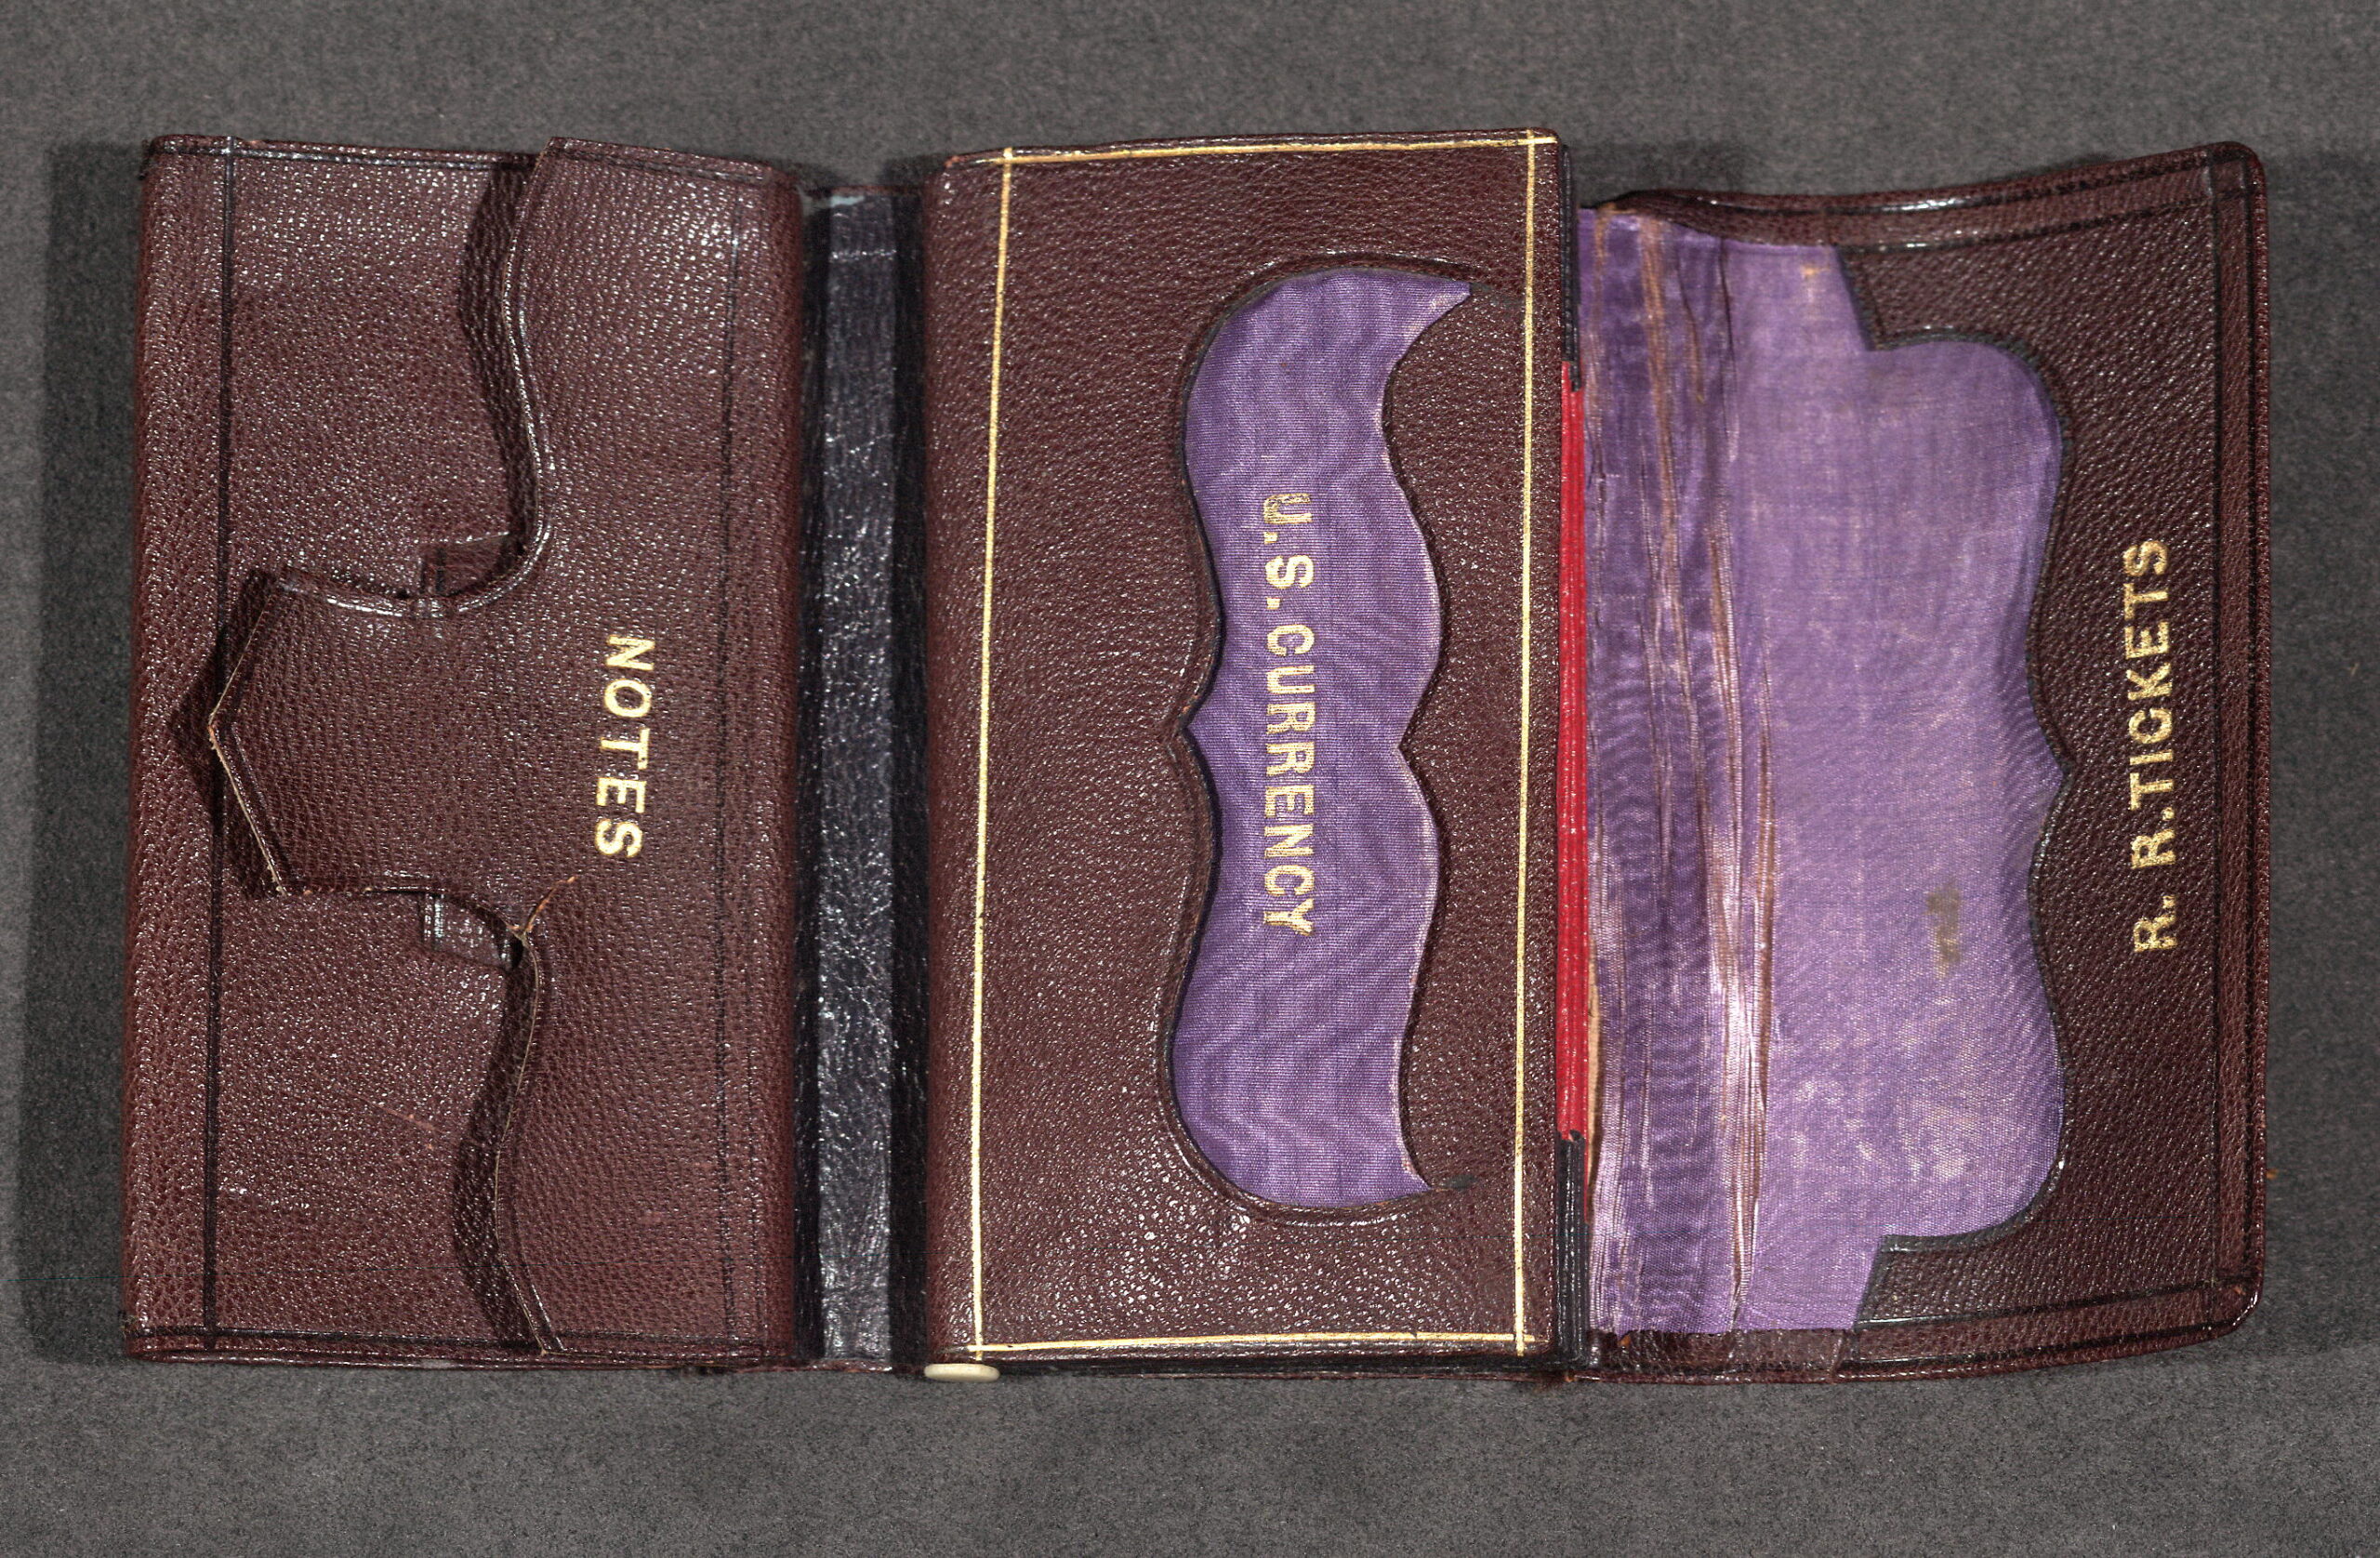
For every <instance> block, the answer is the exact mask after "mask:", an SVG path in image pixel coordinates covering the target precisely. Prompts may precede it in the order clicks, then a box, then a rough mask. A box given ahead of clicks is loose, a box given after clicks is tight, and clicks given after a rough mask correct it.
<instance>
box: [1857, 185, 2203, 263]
mask: <svg viewBox="0 0 2380 1558" xmlns="http://www.w3.org/2000/svg"><path fill="white" fill-rule="evenodd" d="M2246 198H2247V191H2233V192H2231V193H2228V194H2221V195H2214V196H2201V197H2198V198H2194V199H2190V200H2175V201H2168V202H2166V203H2165V204H2163V205H2143V206H2138V207H2135V209H2133V210H2130V211H2117V212H2113V213H2110V214H2109V215H2107V216H2103V217H2084V218H2078V219H2076V220H2074V221H2070V222H2057V223H2054V224H2053V225H2051V226H2048V227H2029V228H2025V229H2023V230H2021V231H2015V232H1978V233H1975V234H1973V235H1971V236H1968V237H1964V238H1943V239H1923V238H1920V239H1904V240H1897V241H1886V242H1884V243H1880V244H1832V245H1831V247H1833V248H1835V249H1838V250H1840V251H1842V252H1843V253H1845V254H1863V255H1870V254H1910V253H1933V252H1939V251H1943V250H1949V249H1973V248H1979V247H1981V246H1983V245H1984V244H2018V243H2024V242H2026V241H2028V240H2030V239H2035V238H2056V237H2059V236H2062V235H2063V234H2066V233H2069V232H2085V231H2090V230H2092V229H2094V228H2102V227H2118V226H2121V225H2122V224H2123V223H2125V222H2134V221H2140V220H2143V219H2145V218H2149V217H2169V216H2172V215H2173V214H2174V213H2175V212H2177V211H2206V212H2210V213H2211V212H2213V211H2214V210H2215V207H2217V206H2218V205H2222V204H2223V203H2224V202H2225V201H2227V200H2245V199H2246Z"/></svg>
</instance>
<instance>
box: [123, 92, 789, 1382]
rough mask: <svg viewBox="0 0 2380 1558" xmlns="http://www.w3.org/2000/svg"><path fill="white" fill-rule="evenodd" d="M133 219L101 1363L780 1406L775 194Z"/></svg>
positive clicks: (159, 185) (259, 173) (245, 153)
mask: <svg viewBox="0 0 2380 1558" xmlns="http://www.w3.org/2000/svg"><path fill="white" fill-rule="evenodd" d="M147 180H148V184H147V191H146V213H145V245H146V246H145V251H144V257H143V266H142V277H143V288H142V300H141V327H140V357H139V417H140V421H139V462H140V463H139V476H140V489H139V579H138V583H137V586H136V588H137V591H138V600H139V609H138V616H137V620H138V624H139V626H138V635H139V663H138V667H137V670H136V683H135V730H136V738H135V739H136V759H135V773H134V847H133V860H132V894H131V928H130V953H129V963H128V969H127V981H128V986H129V999H128V1003H127V1004H128V1018H127V1024H128V1028H127V1045H128V1054H127V1071H126V1137H127V1146H126V1164H127V1173H126V1196H127V1208H126V1214H127V1215H126V1271H127V1273H128V1275H127V1277H126V1314H127V1330H128V1337H129V1345H130V1347H131V1350H132V1351H133V1352H135V1353H139V1354H142V1355H148V1356H192V1355H196V1356H211V1357H222V1356H233V1357H268V1358H283V1359H293V1360H299V1361H345V1362H371V1363H393V1362H407V1361H423V1360H429V1359H439V1360H448V1361H463V1362H476V1363H489V1364H505V1363H526V1362H536V1363H546V1364H570V1363H647V1364H660V1363H683V1362H697V1361H699V1362H714V1361H745V1362H757V1361H765V1360H772V1359H778V1358H783V1357H786V1356H788V1355H789V1354H791V1353H792V1352H793V1351H794V1349H795V1345H796V1343H795V1314H796V1313H797V1306H796V1301H795V1293H794V1286H795V1284H794V1281H793V1274H794V1261H793V1251H792V1248H791V1247H790V1235H791V1230H792V1228H793V1226H794V1222H793V1218H792V1215H791V1194H790V1192H791V1184H792V1177H793V1162H792V1152H793V1142H792V1132H791V1129H790V1127H791V1116H792V1114H793V1062H794V1054H795V1036H796V1027H795V1019H796V1015H797V1011H798V1009H799V1005H800V998H799V997H800V990H799V986H798V983H797V979H796V972H795V959H794V933H793V932H794V918H795V917H794V907H795V896H796V890H797V886H798V882H799V875H798V870H797V867H798V865H799V856H800V838H799V835H798V819H797V816H796V812H795V805H794V788H793V720H794V710H795V707H796V690H795V644H794V640H793V634H794V629H795V611H794V603H795V577H794V572H795V569H794V564H795V554H794V549H793V517H794V509H795V496H796V492H797V487H796V480H797V478H796V469H795V466H796V461H795V452H796V447H797V445H796V431H797V429H798V428H799V425H800V413H799V401H798V388H799V373H798V367H799V363H800V355H799V352H800V345H799V342H800V337H799V317H800V297H801V284H802V278H801V271H800V252H801V251H800V229H799V221H800V211H799V205H798V198H797V194H796V191H795V190H794V188H793V186H792V185H791V184H790V182H789V181H787V179H786V178H784V177H783V176H782V175H779V174H777V173H775V172H774V171H773V170H770V169H767V168H763V167H760V166H758V165H752V164H744V163H730V162H721V161H717V160H714V159H707V158H696V157H684V156H679V155H676V154H673V153H668V152H645V151H639V150H635V149H631V148H623V147H610V146H602V145H596V144H592V143H587V142H577V141H556V142H554V143H553V144H552V145H551V146H550V147H549V149H548V150H547V151H546V152H545V153H544V154H543V155H542V156H540V157H538V158H536V159H535V161H534V162H532V161H531V160H530V159H526V158H522V157H512V156H503V155H483V154H472V153H446V152H403V151H366V150H360V149H349V148H337V147H322V146H302V145H284V144H277V143H265V142H242V141H232V140H223V139H194V138H188V139H186V138H175V139H167V140H164V141H161V142H159V143H157V144H156V146H155V147H154V148H152V157H151V161H150V164H149V170H148V174H147ZM490 535H495V536H496V537H498V538H499V544H496V545H490V544H488V540H487V538H488V537H489V536H490ZM458 564H459V565H461V566H465V567H468V568H469V569H470V574H469V576H468V577H463V578H457V577H456V576H455V575H456V568H457V566H458ZM607 742H608V743H609V744H610V745H608V746H606V745H604V744H605V743H607ZM218 763H219V766H218ZM425 901H430V902H434V903H436V904H438V905H439V912H440V915H441V917H442V918H445V919H446V920H447V921H448V922H449V923H450V924H451V923H452V922H453V920H454V919H456V918H460V919H461V920H463V921H465V922H468V923H471V924H473V925H474V926H475V927H476V929H475V931H473V932H472V933H470V934H469V935H464V936H462V937H461V938H460V940H459V944H458V942H457V940H456V935H455V933H453V932H451V931H438V932H436V933H433V934H430V935H428V936H425V934H424V933H423V915H424V909H423V904H424V903H425ZM458 950H459V951H461V952H463V953H464V956H457V955H456V953H457V951H458Z"/></svg>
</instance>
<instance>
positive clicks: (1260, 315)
mask: <svg viewBox="0 0 2380 1558" xmlns="http://www.w3.org/2000/svg"><path fill="white" fill-rule="evenodd" d="M1468 290H1469V289H1468V288H1467V287H1465V286H1464V284H1462V283H1461V282H1454V281H1448V280H1445V279H1443V278H1440V277H1435V276H1421V275H1414V274H1411V273H1408V272H1406V271H1385V270H1372V269H1358V268H1344V269H1340V270H1333V271H1315V272H1310V273H1307V274H1303V275H1299V276H1294V277H1291V278H1290V279H1289V280H1288V281H1285V282H1283V283H1281V284H1278V285H1277V286H1276V287H1274V288H1273V289H1271V290H1270V291H1268V292H1266V293H1263V295H1261V296H1260V297H1257V298H1255V299H1254V300H1253V301H1251V302H1250V303H1248V304H1247V305H1246V306H1244V307H1243V308H1242V309H1241V310H1239V311H1238V312H1237V313H1236V314H1234V315H1233V316H1232V317H1231V318H1230V319H1229V320H1227V321H1226V322H1225V323H1223V326H1222V327H1221V328H1220V329H1219V330H1217V331H1216V333H1215V336H1214V338H1213V340H1212V341H1211V342H1210V344H1209V345H1208V348H1207V353H1206V356H1205V358H1204V360H1203V361H1202V362H1201V363H1199V366H1198V371H1197V377H1196V379H1195V380H1194V382H1193V384H1192V386H1191V389H1190V395H1189V400H1188V403H1187V405H1186V407H1185V408H1184V426H1183V454H1184V456H1185V457H1186V460H1187V463H1188V466H1189V473H1190V484H1191V489H1192V492H1193V493H1194V495H1196V497H1197V505H1198V515H1199V520H1200V522H1201V523H1202V524H1203V526H1204V527H1205V530H1206V535H1207V544H1208V547H1209V549H1210V554H1211V556H1212V558H1213V560H1214V568H1215V584H1216V588H1217V591H1218V594H1219V596H1220V600H1221V603H1222V608H1223V650H1222V654H1221V657H1220V659H1219V661H1218V663H1217V665H1216V667H1215V676H1214V682H1213V685H1212V688H1211V689H1210V692H1209V693H1208V694H1207V698H1206V701H1205V702H1204V703H1203V704H1202V705H1201V706H1199V708H1198V711H1197V714H1196V715H1195V716H1193V717H1192V719H1191V720H1190V734H1191V736H1192V738H1193V739H1194V740H1195V741H1196V742H1197V747H1198V751H1199V754H1200V756H1201V757H1203V758H1204V759H1206V766H1207V774H1208V778H1209V779H1210V782H1211V783H1212V785H1213V789H1214V799H1215V815H1216V837H1217V847H1216V860H1215V877H1214V893H1213V898H1212V900H1211V902H1210V904H1209V905H1208V909H1207V916H1206V921H1205V924H1204V926H1203V928H1202V929H1201V931H1200V934H1199V939H1198V944H1197V952H1196V954H1195V955H1194V957H1193V958H1192V961H1191V966H1190V970H1189V975H1188V978H1187V980H1186V982H1185V984H1184V986H1183V997H1182V1016H1181V1021H1180V1023H1179V1024H1178V1026H1177V1028H1176V1030H1175V1034H1174V1039H1173V1088H1174V1098H1175V1101H1176V1102H1177V1104H1178V1106H1179V1108H1180V1109H1181V1112H1182V1119H1183V1125H1184V1126H1185V1127H1186V1128H1187V1129H1188V1130H1189V1132H1190V1135H1191V1138H1192V1139H1193V1140H1194V1141H1195V1142H1197V1144H1198V1147H1199V1150H1200V1151H1202V1152H1203V1153H1205V1154H1206V1155H1207V1157H1208V1159H1209V1161H1210V1162H1211V1163H1213V1164H1214V1166H1215V1167H1216V1168H1217V1169H1220V1170H1221V1171H1222V1172H1223V1175H1224V1176H1225V1177H1226V1178H1228V1179H1229V1180H1230V1181H1231V1182H1233V1183H1235V1184H1236V1185H1238V1186H1239V1187H1240V1188H1241V1189H1242V1190H1245V1191H1247V1192H1249V1193H1250V1194H1251V1195H1258V1196H1262V1197H1264V1198H1265V1199H1268V1200H1272V1201H1277V1202H1282V1203H1286V1204H1288V1205H1290V1206H1297V1207H1348V1206H1361V1205H1363V1204H1365V1203H1368V1202H1372V1201H1381V1200H1386V1199H1389V1198H1391V1197H1394V1196H1399V1195H1412V1194H1414V1193H1416V1192H1419V1191H1422V1190H1426V1189H1428V1188H1429V1186H1428V1185H1427V1184H1426V1183H1425V1182H1423V1181H1422V1180H1421V1176H1420V1175H1419V1174H1417V1173H1416V1172H1415V1171H1414V1169H1413V1166H1412V1163H1411V1162H1410V1160H1409V1159H1408V1156H1407V1154H1406V1149H1405V1136H1404V1129H1403V1123H1402V1119H1401V1116H1400V1113H1399V1107H1398V1090H1397V1079H1398V1069H1399V1062H1400V1060H1401V1059H1402V1055H1403V1050H1404V1041H1405V1031H1406V1028H1407V1026H1408V1024H1409V1023H1410V1022H1411V1019H1412V1010H1413V995H1414V983H1415V980H1416V979H1417V978H1418V976H1419V974H1420V970H1421V952H1422V946H1423V943H1424V941H1425V940H1426V938H1427V936H1428V933H1429V927H1430V917H1431V913H1432V911H1433V909H1434V908H1435V904H1436V901H1437V890H1438V838H1437V829H1436V825H1435V823H1434V822H1433V821H1432V819H1431V816H1430V808H1429V804H1428V802H1427V801H1426V799H1424V798H1423V796H1422V794H1421V786H1420V783H1419V782H1418V781H1417V780H1416V779H1415V778H1414V776H1413V773H1412V771H1411V770H1410V769H1408V767H1407V766H1406V763H1405V759H1404V757H1403V755H1402V753H1401V752H1400V750H1399V745H1400V743H1401V742H1402V741H1403V740H1404V736H1405V731H1406V727H1407V725H1408V723H1410V721H1411V720H1412V718H1413V711H1414V708H1415V706H1417V705H1418V704H1419V703H1420V702H1421V694H1422V693H1423V691H1424V690H1426V689H1427V688H1428V686H1429V683H1430V678H1431V676H1432V674H1433V673H1434V672H1435V670H1436V668H1437V663H1438V642H1439V618H1438V590H1437V579H1436V575H1435V573H1434V572H1433V570H1432V567H1431V563H1430V557H1429V552H1428V549H1427V548H1425V547H1424V546H1423V544H1422V540H1421V527H1420V526H1419V525H1418V524H1417V523H1416V522H1415V521H1414V517H1413V510H1412V508H1411V506H1410V505H1409V504H1408V502H1407V501H1406V497H1405V494H1404V492H1403V490H1402V489H1401V488H1400V487H1399V486H1398V484H1397V481H1396V477H1395V472H1394V471H1393V470H1392V469H1390V466H1389V458H1388V444H1387V439H1386V435H1385V433H1384V431H1383V429H1382V419H1381V418H1382V402H1383V400H1384V398H1385V396H1386V394H1387V389H1388V379H1389V375H1390V374H1391V373H1392V372H1393V371H1394V370H1395V366H1396V363H1397V362H1398V361H1399V359H1401V358H1402V357H1403V356H1404V355H1405V353H1406V351H1407V350H1408V349H1409V348H1410V347H1411V346H1412V344H1413V343H1414V341H1415V340H1417V339H1418V338H1420V337H1421V332H1422V331H1424V330H1426V329H1428V328H1429V326H1430V325H1431V324H1432V323H1435V322H1436V321H1437V319H1438V318H1439V317H1440V316H1441V315H1443V314H1444V313H1446V311H1447V310H1449V309H1451V308H1453V307H1454V306H1455V305H1456V304H1457V303H1459V302H1461V300H1462V298H1463V297H1464V296H1465V295H1466V293H1467V291H1468Z"/></svg>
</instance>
